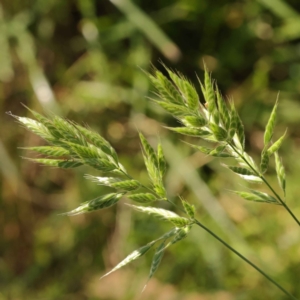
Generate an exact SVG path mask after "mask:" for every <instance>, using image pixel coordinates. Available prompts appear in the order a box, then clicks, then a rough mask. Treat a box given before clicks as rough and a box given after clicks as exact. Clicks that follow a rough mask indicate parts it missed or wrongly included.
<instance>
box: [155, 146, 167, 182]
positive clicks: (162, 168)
mask: <svg viewBox="0 0 300 300" xmlns="http://www.w3.org/2000/svg"><path fill="white" fill-rule="evenodd" d="M157 161H158V169H159V172H160V175H161V177H163V176H164V174H165V173H166V170H167V162H166V160H165V156H164V152H163V149H162V146H161V144H158V145H157Z"/></svg>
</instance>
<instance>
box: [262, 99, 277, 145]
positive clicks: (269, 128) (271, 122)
mask: <svg viewBox="0 0 300 300" xmlns="http://www.w3.org/2000/svg"><path fill="white" fill-rule="evenodd" d="M277 106H278V98H277V100H276V103H275V105H274V107H273V110H272V113H271V115H270V118H269V120H268V123H267V125H266V129H265V133H264V144H265V146H267V145H268V144H269V143H270V141H271V139H272V136H273V132H274V127H275V120H276V116H277Z"/></svg>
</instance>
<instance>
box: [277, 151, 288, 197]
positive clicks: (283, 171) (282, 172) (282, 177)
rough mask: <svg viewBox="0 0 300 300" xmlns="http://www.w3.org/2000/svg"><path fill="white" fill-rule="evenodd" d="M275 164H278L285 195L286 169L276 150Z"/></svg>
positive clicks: (279, 179) (280, 181) (280, 183)
mask: <svg viewBox="0 0 300 300" xmlns="http://www.w3.org/2000/svg"><path fill="white" fill-rule="evenodd" d="M275 165H276V174H277V179H278V182H279V186H280V187H281V189H282V191H283V193H284V196H285V189H286V175H285V170H284V167H283V164H282V161H281V159H280V157H279V155H278V153H277V152H275Z"/></svg>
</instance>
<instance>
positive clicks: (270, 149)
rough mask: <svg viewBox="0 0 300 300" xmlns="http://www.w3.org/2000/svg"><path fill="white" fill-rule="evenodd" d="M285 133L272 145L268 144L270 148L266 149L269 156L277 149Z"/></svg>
mask: <svg viewBox="0 0 300 300" xmlns="http://www.w3.org/2000/svg"><path fill="white" fill-rule="evenodd" d="M285 135H286V131H285V133H284V134H283V135H282V136H281V137H280V138H279V139H278V140H277V141H276V142H275V143H274V144H273V145H272V146H270V148H269V149H268V150H267V152H268V155H269V156H271V155H273V154H274V153H275V152H277V151H278V150H279V148H280V147H281V145H282V143H283V140H284V138H285Z"/></svg>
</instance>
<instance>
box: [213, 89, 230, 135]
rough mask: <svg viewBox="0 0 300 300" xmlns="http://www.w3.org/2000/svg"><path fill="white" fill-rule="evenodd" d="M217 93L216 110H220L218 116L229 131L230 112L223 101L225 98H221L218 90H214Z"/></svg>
mask: <svg viewBox="0 0 300 300" xmlns="http://www.w3.org/2000/svg"><path fill="white" fill-rule="evenodd" d="M216 95H217V103H218V110H219V112H220V117H221V120H222V123H223V125H224V128H225V129H226V130H227V131H229V129H230V112H229V109H228V107H227V105H226V103H225V100H224V99H223V97H222V95H221V93H220V92H219V90H217V92H216Z"/></svg>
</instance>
